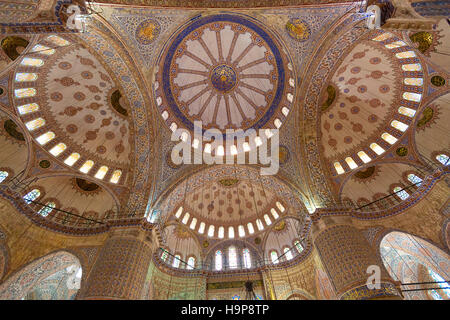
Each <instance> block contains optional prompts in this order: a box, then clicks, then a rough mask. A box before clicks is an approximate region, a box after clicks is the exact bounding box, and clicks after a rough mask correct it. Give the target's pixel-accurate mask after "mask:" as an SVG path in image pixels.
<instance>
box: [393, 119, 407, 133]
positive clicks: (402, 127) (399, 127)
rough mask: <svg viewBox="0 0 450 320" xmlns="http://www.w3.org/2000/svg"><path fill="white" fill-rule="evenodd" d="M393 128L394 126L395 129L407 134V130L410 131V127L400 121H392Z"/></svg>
mask: <svg viewBox="0 0 450 320" xmlns="http://www.w3.org/2000/svg"><path fill="white" fill-rule="evenodd" d="M391 126H393V127H394V128H395V129H397V130H400V131H402V132H405V131H406V129H408V125H407V124H405V123H403V122H400V121H397V120H394V121H392V122H391Z"/></svg>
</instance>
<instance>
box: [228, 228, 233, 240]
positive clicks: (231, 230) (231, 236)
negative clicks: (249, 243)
mask: <svg viewBox="0 0 450 320" xmlns="http://www.w3.org/2000/svg"><path fill="white" fill-rule="evenodd" d="M228 238H230V239H233V238H234V228H233V227H228Z"/></svg>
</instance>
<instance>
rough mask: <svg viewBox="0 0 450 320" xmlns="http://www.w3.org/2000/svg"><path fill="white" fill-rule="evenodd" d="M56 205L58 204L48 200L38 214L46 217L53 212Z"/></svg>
mask: <svg viewBox="0 0 450 320" xmlns="http://www.w3.org/2000/svg"><path fill="white" fill-rule="evenodd" d="M54 207H56V204H55V203H54V202H47V203H46V204H45V207H42V208H41V210H39V211H38V214H40V215H41V216H43V217H46V216H48V214H49V213H50V212H52V210H53V208H54Z"/></svg>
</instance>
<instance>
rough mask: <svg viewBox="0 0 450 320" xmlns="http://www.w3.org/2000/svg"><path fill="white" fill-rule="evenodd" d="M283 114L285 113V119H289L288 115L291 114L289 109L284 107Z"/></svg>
mask: <svg viewBox="0 0 450 320" xmlns="http://www.w3.org/2000/svg"><path fill="white" fill-rule="evenodd" d="M281 112H282V113H283V115H284V116H285V117H287V116H288V114H289V109H288V108H286V107H283V108H281Z"/></svg>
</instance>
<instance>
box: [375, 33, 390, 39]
mask: <svg viewBox="0 0 450 320" xmlns="http://www.w3.org/2000/svg"><path fill="white" fill-rule="evenodd" d="M389 38H392V34H390V33H389V32H384V33H382V34H380V35H379V36H376V37H375V38H373V39H372V40H374V41H384V40H386V39H389Z"/></svg>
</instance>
